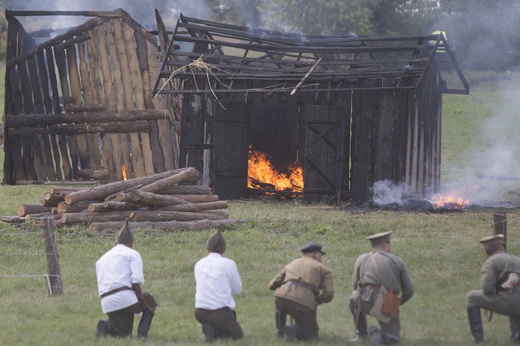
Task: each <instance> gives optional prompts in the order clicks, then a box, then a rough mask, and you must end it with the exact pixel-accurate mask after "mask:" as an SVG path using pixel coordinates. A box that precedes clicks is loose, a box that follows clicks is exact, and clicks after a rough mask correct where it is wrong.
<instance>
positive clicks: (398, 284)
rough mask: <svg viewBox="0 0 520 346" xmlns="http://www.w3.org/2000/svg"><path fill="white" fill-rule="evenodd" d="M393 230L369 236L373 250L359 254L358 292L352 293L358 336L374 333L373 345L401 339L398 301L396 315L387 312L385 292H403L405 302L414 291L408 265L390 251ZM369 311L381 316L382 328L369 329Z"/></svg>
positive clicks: (354, 283)
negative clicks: (385, 311)
mask: <svg viewBox="0 0 520 346" xmlns="http://www.w3.org/2000/svg"><path fill="white" fill-rule="evenodd" d="M391 233H392V232H382V233H378V234H374V235H372V236H370V237H367V239H368V240H370V243H371V245H372V251H371V252H368V253H365V254H362V255H361V256H359V257H358V258H357V260H356V264H355V266H354V277H353V285H354V292H353V294H352V296H351V297H350V311H351V312H352V315H353V316H354V321H355V324H356V333H357V334H358V339H366V338H367V337H368V335H369V334H370V336H371V345H380V344H392V343H399V342H400V341H401V321H400V319H399V310H398V305H396V307H397V309H395V310H394V311H393V314H392V315H393V316H391V315H388V314H387V313H384V312H383V310H384V309H383V305H384V303H385V301H386V300H387V298H386V296H384V295H382V294H383V293H385V292H390V291H393V292H394V293H395V295H397V296H399V295H401V296H400V305H403V304H404V303H406V302H407V301H408V300H409V299H410V298H411V297H412V295H413V293H414V287H413V283H412V280H411V279H410V275H409V274H408V269H407V268H406V265H405V264H404V262H403V261H402V260H401V259H400V258H399V257H397V256H395V255H393V254H391V253H390V252H391V249H390V234H391ZM378 297H379V298H380V299H379V300H378ZM383 297H384V298H383ZM367 314H368V315H371V316H374V317H375V318H377V320H378V322H379V326H380V328H381V329H378V328H377V327H375V326H370V328H368V329H367V319H366V315H367Z"/></svg>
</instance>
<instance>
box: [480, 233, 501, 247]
mask: <svg viewBox="0 0 520 346" xmlns="http://www.w3.org/2000/svg"><path fill="white" fill-rule="evenodd" d="M480 243H481V244H482V245H484V246H485V245H495V244H504V235H503V234H493V235H490V236H487V237H484V238H482V239H480Z"/></svg>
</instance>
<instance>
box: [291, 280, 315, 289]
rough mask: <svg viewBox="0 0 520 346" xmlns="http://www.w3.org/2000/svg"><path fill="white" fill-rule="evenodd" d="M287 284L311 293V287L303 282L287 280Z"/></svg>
mask: <svg viewBox="0 0 520 346" xmlns="http://www.w3.org/2000/svg"><path fill="white" fill-rule="evenodd" d="M287 283H288V284H290V285H295V286H300V287H303V288H306V289H308V290H310V291H312V286H311V285H309V284H306V283H305V282H301V281H296V280H289V281H287Z"/></svg>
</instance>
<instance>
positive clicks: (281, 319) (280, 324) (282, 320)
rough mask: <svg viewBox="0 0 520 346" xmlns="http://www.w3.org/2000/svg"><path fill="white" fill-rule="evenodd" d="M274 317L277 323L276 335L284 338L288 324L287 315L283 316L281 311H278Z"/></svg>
mask: <svg viewBox="0 0 520 346" xmlns="http://www.w3.org/2000/svg"><path fill="white" fill-rule="evenodd" d="M274 317H275V321H276V334H278V336H279V337H281V338H283V337H284V333H285V332H284V330H285V325H286V324H287V314H282V313H281V312H280V310H278V309H276V311H275V313H274Z"/></svg>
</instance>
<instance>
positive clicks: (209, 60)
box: [154, 14, 469, 95]
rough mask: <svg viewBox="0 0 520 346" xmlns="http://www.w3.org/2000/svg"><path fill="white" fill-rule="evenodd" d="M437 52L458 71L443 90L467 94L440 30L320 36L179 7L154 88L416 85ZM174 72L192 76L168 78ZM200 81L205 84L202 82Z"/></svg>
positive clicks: (314, 88) (209, 89)
mask: <svg viewBox="0 0 520 346" xmlns="http://www.w3.org/2000/svg"><path fill="white" fill-rule="evenodd" d="M440 51H442V52H443V53H442V55H443V59H442V60H441V61H440V65H439V66H440V71H441V73H442V72H443V71H455V77H456V78H453V77H452V78H450V83H453V84H456V86H455V87H452V86H451V85H446V86H445V88H444V92H445V93H452V94H468V93H469V85H468V83H467V81H466V79H465V77H464V75H463V74H462V71H461V69H460V67H459V66H458V64H457V61H456V60H455V56H454V54H453V52H452V51H451V49H450V48H449V45H448V42H447V41H446V39H445V37H444V36H443V35H442V34H439V35H424V36H365V37H361V36H354V35H349V36H337V35H334V36H333V35H328V36H315V35H303V34H301V33H284V32H277V31H269V30H261V29H251V28H247V27H241V26H236V25H230V24H223V23H217V22H212V21H208V20H201V19H196V18H191V17H186V16H183V15H182V14H181V16H180V18H179V20H178V22H177V25H176V27H175V30H174V31H173V35H172V37H171V41H170V44H169V47H168V48H167V49H166V53H165V58H164V60H163V63H162V67H161V71H160V74H159V76H158V79H157V81H156V84H155V87H154V95H156V94H159V93H166V94H182V93H219V92H255V91H262V92H265V91H267V90H268V91H271V92H291V91H292V90H294V88H295V86H297V85H299V86H300V89H299V91H301V92H305V91H308V92H316V91H342V90H378V89H388V88H391V89H415V88H416V87H417V86H418V85H419V83H420V81H421V79H422V76H423V74H424V72H425V70H426V69H427V68H428V67H429V66H430V65H431V64H433V61H434V59H435V58H436V57H438V56H439V55H441V54H440V53H439V52H440ZM439 60H440V59H437V61H439ZM450 74H451V72H450ZM173 78H177V79H179V80H182V81H191V82H192V83H169V82H170V81H171V80H172V79H173ZM201 80H202V81H205V82H206V83H204V85H201V83H200V81H201ZM234 80H237V81H239V80H242V81H248V80H254V81H257V82H263V85H265V84H267V85H269V86H268V87H267V88H260V89H254V88H247V89H244V88H240V87H234V86H232V84H233V83H232V82H233V81H234ZM360 81H363V83H360ZM366 81H371V82H368V83H367V82H366ZM241 85H243V84H241ZM179 86H180V87H179Z"/></svg>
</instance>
